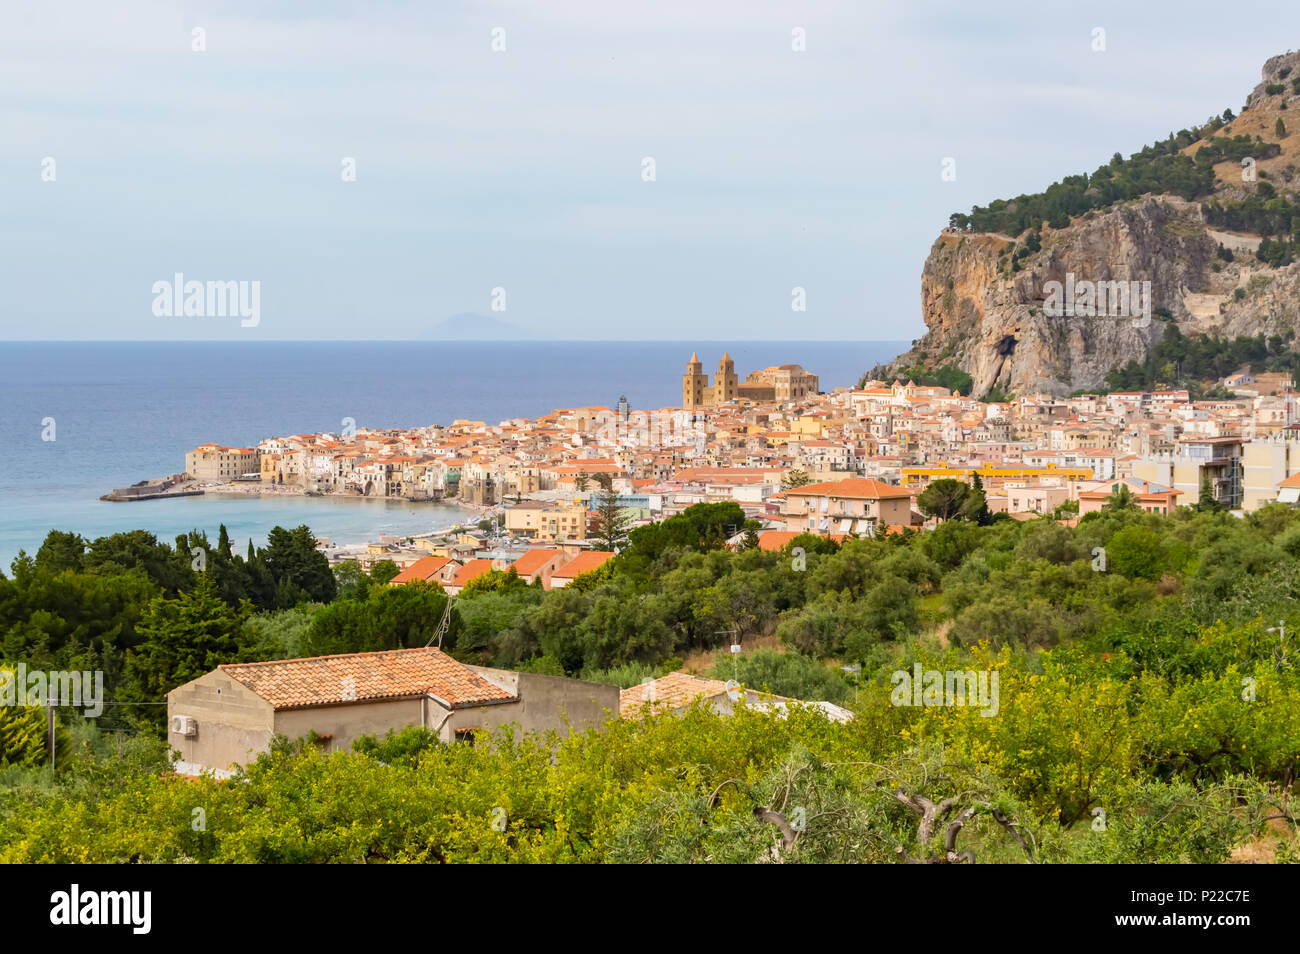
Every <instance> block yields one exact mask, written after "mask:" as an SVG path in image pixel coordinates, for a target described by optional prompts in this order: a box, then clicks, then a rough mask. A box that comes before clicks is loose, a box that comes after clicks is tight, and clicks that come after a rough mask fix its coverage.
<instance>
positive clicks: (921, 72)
mask: <svg viewBox="0 0 1300 954" xmlns="http://www.w3.org/2000/svg"><path fill="white" fill-rule="evenodd" d="M1098 30H1101V31H1104V43H1102V44H1101V45H1102V46H1104V49H1097V47H1098V42H1097V39H1098V37H1099V36H1102V35H1101V34H1098V33H1097V31H1098ZM196 31H197V32H196ZM800 31H801V32H800ZM801 40H802V42H801ZM1296 40H1300V5H1298V4H1278V3H1276V2H1269V3H1262V2H1254V0H1241V2H1236V3H1234V4H1232V5H1230V7H1224V6H1223V5H1222V4H1214V5H1211V4H1209V3H1202V2H1190V3H1189V2H1181V0H1180V2H1171V0H1144V2H1143V3H1140V4H1138V3H1133V2H1131V0H1126V2H1122V3H1117V2H1109V0H1093V2H1087V3H1075V2H1051V0H1036V2H1007V0H987V2H980V3H972V2H970V0H961V2H928V0H894V2H890V3H876V2H839V0H798V2H768V0H653V2H644V3H641V2H629V0H530V2H519V0H480V2H473V3H468V2H461V0H424V2H411V3H406V2H398V0H371V2H366V3H345V2H332V0H313V2H311V3H288V2H281V0H257V2H189V0H166V2H152V0H115V2H112V3H105V2H103V0H0V293H2V294H3V298H2V299H0V339H36V340H55V339H77V340H102V339H150V340H170V339H174V340H190V339H194V340H205V339H231V340H257V339H288V340H299V339H358V338H386V339H409V338H423V337H428V336H430V335H434V334H437V331H436V328H437V326H438V325H439V323H441V322H443V321H445V320H447V319H448V318H449V317H450V316H453V315H457V314H463V313H475V314H479V315H484V316H488V317H490V318H492V319H495V320H497V321H500V322H504V323H506V324H507V326H508V328H509V329H516V330H518V332H519V334H520V335H521V336H527V337H544V338H568V339H626V340H646V339H665V340H684V339H711V340H726V339H746V340H752V339H798V340H808V339H818V340H841V339H845V340H863V339H890V340H899V339H905V338H912V337H917V336H919V335H920V334H922V333H923V332H924V330H925V328H924V324H923V322H922V320H921V314H920V274H921V268H922V265H923V264H924V261H925V257H926V254H927V253H928V251H929V249H930V246H931V244H932V243H933V242H934V240H935V238H936V236H937V235H938V233H939V230H940V229H941V228H942V227H943V226H944V225H945V224H946V223H947V220H948V216H949V215H950V214H951V213H952V212H955V211H966V210H969V208H970V207H971V206H972V205H975V204H981V205H983V204H987V203H988V202H989V201H990V200H992V199H994V198H998V197H1009V196H1014V195H1016V194H1019V193H1022V192H1033V191H1038V190H1040V189H1042V188H1043V187H1045V186H1047V185H1048V184H1049V183H1051V182H1052V181H1054V180H1056V179H1059V178H1060V177H1061V176H1063V175H1069V174H1075V173H1081V172H1089V171H1091V170H1093V169H1095V168H1097V167H1098V166H1099V165H1101V164H1102V163H1104V162H1106V161H1108V160H1109V158H1110V157H1111V155H1113V154H1114V153H1115V152H1117V151H1118V152H1122V153H1124V154H1125V155H1127V154H1129V153H1132V152H1134V151H1137V150H1138V149H1140V148H1141V147H1142V146H1143V145H1144V144H1146V143H1148V142H1151V141H1152V140H1154V139H1159V138H1163V137H1165V136H1167V135H1168V134H1169V133H1170V132H1171V131H1176V130H1178V129H1181V128H1185V127H1189V126H1192V125H1195V124H1198V123H1201V122H1204V121H1205V120H1206V119H1207V118H1208V117H1210V116H1211V115H1212V114H1217V113H1220V112H1222V111H1223V110H1224V109H1225V108H1228V107H1231V108H1232V109H1234V110H1238V109H1240V107H1241V104H1242V103H1243V102H1244V100H1245V98H1246V95H1247V94H1248V93H1249V92H1250V90H1251V89H1253V87H1254V86H1255V85H1256V83H1258V82H1259V77H1260V67H1261V66H1262V64H1263V62H1264V60H1265V59H1267V58H1268V57H1269V56H1272V55H1274V54H1277V53H1281V52H1284V51H1285V50H1286V49H1288V48H1289V47H1288V46H1287V43H1288V42H1294V41H1296ZM799 46H802V47H803V48H802V49H796V47H799ZM196 47H201V49H196ZM945 159H952V160H954V162H955V164H954V165H953V166H950V168H954V169H955V173H956V174H955V178H952V179H950V180H949V181H945V179H944V178H943V175H942V172H943V169H944V161H945ZM349 160H350V161H351V163H352V166H351V167H350V168H352V169H354V170H355V176H349V175H348V174H347V172H348V168H347V167H348V161H349ZM647 160H652V161H653V178H651V177H650V176H649V173H648V164H647ZM178 273H179V274H180V275H182V276H184V278H183V282H190V281H198V282H240V283H246V284H244V285H243V286H242V288H243V290H244V291H245V293H246V295H248V296H249V298H248V302H249V306H250V307H249V308H247V309H246V311H245V313H244V314H245V315H246V316H247V317H244V318H242V319H241V317H240V316H238V315H235V316H232V315H230V314H226V315H213V314H188V315H186V314H179V315H176V314H171V315H169V314H166V313H165V312H166V309H164V308H163V307H162V306H161V305H160V304H159V299H160V298H161V299H165V300H166V302H168V303H171V302H172V301H174V300H175V299H174V297H173V295H172V294H171V293H166V294H160V293H159V289H160V286H159V285H158V283H160V282H163V283H168V284H166V286H165V287H166V288H170V287H171V286H170V283H172V282H174V280H175V278H174V277H175V276H176V275H177V274H178ZM253 283H257V284H256V285H254V284H253ZM796 288H798V289H802V290H803V302H804V305H805V309H806V310H803V311H796V310H794V307H793V304H794V303H795V292H794V289H796ZM254 290H256V293H257V307H256V309H255V310H254V309H252V308H251V295H252V292H253V291H254ZM200 297H202V296H200ZM205 307H206V306H205ZM194 310H195V311H201V310H202V309H199V308H197V307H196V308H195V309H194ZM160 311H162V312H163V313H162V314H160V313H158V312H160ZM254 316H255V318H256V320H255V321H254V320H253V317H254Z"/></svg>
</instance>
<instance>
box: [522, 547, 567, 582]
mask: <svg viewBox="0 0 1300 954" xmlns="http://www.w3.org/2000/svg"><path fill="white" fill-rule="evenodd" d="M562 552H563V551H561V550H558V549H556V548H555V547H535V548H534V549H532V550H529V551H528V552H527V553H525V554H524V555H523V556H521V557H520V558H519V559H518V560H516V561H515V562H514V563H512V564H510V565H511V566H512V567H514V568H515V572H516V573H518V574H519V575H520V576H530V575H532V574H533V573H536V572H537V571H538V570H540V569H541V568H542V567H544V566H545V565H546V564H547V563H548V562H549V561H550V560H552V559H554V558H555V557H556V556H558V555H559V554H560V553H562Z"/></svg>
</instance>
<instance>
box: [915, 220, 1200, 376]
mask: <svg viewBox="0 0 1300 954" xmlns="http://www.w3.org/2000/svg"><path fill="white" fill-rule="evenodd" d="M1012 244H1013V243H1012V242H1011V240H1010V239H1008V238H1007V237H1006V236H995V235H988V234H966V233H958V232H946V233H944V234H943V235H941V236H940V237H939V239H938V241H936V242H935V243H934V246H933V247H932V248H931V249H930V256H929V258H927V259H926V262H925V268H924V270H923V271H922V273H921V309H922V314H923V316H924V318H925V323H926V326H927V327H928V328H929V331H928V333H927V334H926V335H925V337H923V338H922V339H921V340H920V341H919V342H918V343H917V345H916V347H915V348H914V349H913V351H911V352H909V353H908V354H906V355H903V356H901V357H900V358H899V359H897V360H896V361H895V363H894V366H892V367H894V368H895V369H898V368H903V367H908V366H911V365H914V364H922V365H929V366H935V367H937V366H941V365H945V364H949V363H955V364H957V365H959V366H960V367H961V368H962V369H963V370H965V371H967V372H968V373H969V374H970V375H971V377H972V378H973V379H974V382H975V383H974V392H975V394H977V395H980V394H985V393H987V392H988V391H989V389H990V388H993V387H995V386H996V387H999V388H1001V389H1002V390H1003V391H1013V392H1016V393H1018V394H1029V393H1046V394H1065V393H1069V392H1070V391H1073V390H1076V389H1078V388H1090V387H1096V386H1098V385H1100V384H1101V383H1102V382H1103V380H1104V379H1105V377H1106V373H1107V372H1108V371H1110V370H1111V369H1112V368H1114V367H1115V366H1116V365H1122V364H1125V363H1126V362H1128V361H1129V360H1130V359H1133V358H1136V359H1138V360H1142V359H1143V358H1145V357H1146V354H1147V352H1148V351H1149V350H1150V348H1151V346H1152V345H1153V344H1154V343H1155V342H1156V341H1158V340H1159V338H1160V335H1161V334H1162V333H1163V330H1164V321H1163V320H1162V319H1161V317H1159V315H1158V314H1157V309H1159V310H1161V312H1160V313H1159V314H1161V315H1162V314H1163V313H1164V312H1167V313H1168V315H1169V316H1172V318H1173V320H1175V321H1178V322H1179V323H1180V324H1183V323H1195V322H1196V321H1197V318H1196V315H1195V314H1194V312H1193V310H1191V309H1190V308H1189V297H1188V296H1189V295H1191V296H1195V295H1197V294H1206V293H1210V292H1211V290H1212V285H1211V281H1210V276H1211V272H1210V262H1211V260H1212V259H1213V257H1214V252H1215V249H1216V247H1217V243H1216V242H1215V241H1214V240H1213V239H1211V238H1210V236H1209V235H1208V234H1207V230H1206V228H1205V225H1204V223H1203V222H1202V221H1201V212H1200V207H1199V206H1198V205H1197V204H1195V203H1190V202H1185V201H1183V200H1181V199H1178V198H1172V197H1160V198H1149V199H1144V200H1141V201H1138V202H1134V203H1130V204H1126V205H1122V206H1117V207H1115V208H1113V209H1110V210H1109V211H1106V212H1102V213H1097V214H1094V215H1092V216H1091V217H1084V218H1082V219H1079V220H1078V221H1076V222H1074V223H1072V224H1071V225H1070V226H1068V227H1067V228H1063V229H1058V230H1050V229H1049V230H1044V233H1043V240H1042V249H1041V251H1039V252H1038V253H1036V254H1034V255H1032V256H1031V257H1030V258H1028V259H1027V260H1026V261H1025V263H1024V266H1023V267H1022V268H1021V269H1020V270H1019V271H1017V272H1015V274H1010V269H1009V266H1008V264H1007V259H1006V257H1005V256H1004V255H1003V251H1004V250H1005V249H1007V248H1009V247H1011V246H1012ZM1054 282H1059V283H1060V286H1061V288H1060V291H1058V294H1059V295H1060V300H1059V301H1056V302H1054V301H1053V300H1052V292H1053V289H1054V287H1055V286H1054V285H1053V284H1052V283H1054ZM1084 282H1094V283H1095V282H1107V283H1109V282H1125V283H1131V282H1138V283H1144V282H1149V283H1150V285H1149V286H1142V285H1141V284H1139V289H1142V288H1146V287H1149V296H1150V297H1149V306H1148V307H1140V305H1141V302H1142V300H1144V298H1145V296H1143V295H1142V294H1141V291H1139V296H1138V299H1137V300H1133V301H1130V303H1129V307H1128V308H1126V309H1125V308H1120V307H1116V308H1107V309H1104V311H1105V312H1107V313H1105V314H1101V313H1099V314H1096V315H1095V316H1093V315H1089V314H1087V313H1086V310H1087V309H1086V308H1084V307H1080V308H1078V309H1074V310H1075V311H1076V313H1075V314H1066V313H1065V311H1066V309H1065V308H1064V307H1063V306H1064V297H1065V288H1067V287H1072V288H1083V287H1084V286H1083V285H1082V284H1081V283H1084ZM1130 287H1131V286H1130ZM1190 301H1191V303H1196V299H1195V297H1192V298H1191V299H1190ZM1057 305H1060V306H1061V307H1056V306H1057ZM1135 306H1139V307H1135ZM1100 310H1101V309H1099V311H1100ZM1112 312H1115V313H1112ZM1147 318H1149V319H1150V320H1149V321H1148V320H1145V319H1147Z"/></svg>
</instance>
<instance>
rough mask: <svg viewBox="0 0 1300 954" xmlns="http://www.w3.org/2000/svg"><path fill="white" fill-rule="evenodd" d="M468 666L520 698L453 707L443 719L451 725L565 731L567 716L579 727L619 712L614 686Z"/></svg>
mask: <svg viewBox="0 0 1300 954" xmlns="http://www.w3.org/2000/svg"><path fill="white" fill-rule="evenodd" d="M470 668H471V669H473V670H474V671H475V672H477V673H478V674H479V675H480V676H482V677H483V678H484V679H487V680H488V681H489V682H491V683H492V684H494V685H496V686H499V687H500V688H502V689H505V690H506V691H507V692H513V693H515V694H516V695H518V696H520V701H519V702H512V703H506V704H504V705H495V706H480V707H478V708H473V709H457V710H456V711H455V712H454V713H453V714H452V717H451V719H450V721H449V724H448V728H449V730H451V731H454V730H455V729H464V728H484V729H486V728H491V727H492V726H497V725H504V724H505V723H508V722H513V723H516V724H517V725H518V726H519V727H520V728H521V729H522V730H523V731H525V732H545V731H547V730H549V729H555V730H557V731H560V732H567V731H569V730H568V729H566V727H565V720H566V719H567V722H568V725H569V727H570V728H571V729H573V730H577V731H582V730H583V729H586V728H590V727H592V726H598V725H602V724H604V722H605V721H606V720H607V719H616V718H618V686H603V685H599V684H597V683H594V682H582V681H581V680H578V679H565V678H562V677H560V676H542V675H538V674H536V673H525V672H511V671H509V670H506V669H489V668H487V667H483V666H471V667H470Z"/></svg>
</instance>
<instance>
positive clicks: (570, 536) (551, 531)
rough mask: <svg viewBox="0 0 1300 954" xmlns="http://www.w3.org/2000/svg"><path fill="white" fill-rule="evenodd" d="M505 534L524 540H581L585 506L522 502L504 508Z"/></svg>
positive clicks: (583, 537) (583, 534)
mask: <svg viewBox="0 0 1300 954" xmlns="http://www.w3.org/2000/svg"><path fill="white" fill-rule="evenodd" d="M506 531H507V532H508V533H511V534H513V535H514V536H517V537H524V538H525V539H528V540H545V541H560V540H585V539H587V507H586V505H585V504H583V503H577V502H575V503H567V502H563V501H556V502H550V501H543V500H524V501H521V502H520V503H517V504H515V505H514V506H512V507H508V508H506Z"/></svg>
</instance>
